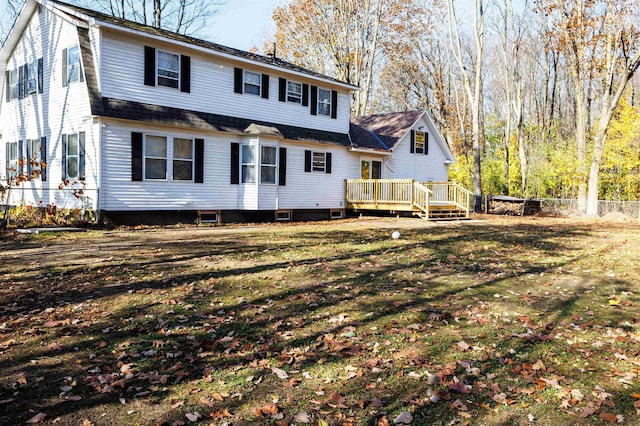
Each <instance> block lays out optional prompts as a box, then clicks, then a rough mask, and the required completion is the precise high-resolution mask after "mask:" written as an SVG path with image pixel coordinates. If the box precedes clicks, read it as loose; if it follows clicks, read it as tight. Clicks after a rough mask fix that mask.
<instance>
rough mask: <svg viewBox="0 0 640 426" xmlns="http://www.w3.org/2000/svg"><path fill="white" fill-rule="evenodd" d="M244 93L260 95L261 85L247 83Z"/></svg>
mask: <svg viewBox="0 0 640 426" xmlns="http://www.w3.org/2000/svg"><path fill="white" fill-rule="evenodd" d="M244 93H249V94H251V95H260V86H254V85H251V84H249V83H245V85H244Z"/></svg>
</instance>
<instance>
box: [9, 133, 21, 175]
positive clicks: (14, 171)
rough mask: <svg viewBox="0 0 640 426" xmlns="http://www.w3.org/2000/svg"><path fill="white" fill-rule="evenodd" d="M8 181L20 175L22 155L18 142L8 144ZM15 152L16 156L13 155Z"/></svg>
mask: <svg viewBox="0 0 640 426" xmlns="http://www.w3.org/2000/svg"><path fill="white" fill-rule="evenodd" d="M7 149H8V151H9V152H8V153H7V158H8V162H7V169H6V170H7V180H9V179H12V178H14V177H16V176H17V175H18V169H19V158H20V153H19V152H18V142H9V143H7ZM13 152H15V156H14V155H12V153H13ZM14 157H15V158H14Z"/></svg>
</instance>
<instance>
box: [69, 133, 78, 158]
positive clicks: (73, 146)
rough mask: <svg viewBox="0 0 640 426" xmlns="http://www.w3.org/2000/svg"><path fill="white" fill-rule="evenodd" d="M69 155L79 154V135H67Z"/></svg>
mask: <svg viewBox="0 0 640 426" xmlns="http://www.w3.org/2000/svg"><path fill="white" fill-rule="evenodd" d="M67 155H78V135H67Z"/></svg>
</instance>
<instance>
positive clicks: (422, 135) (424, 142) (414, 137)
mask: <svg viewBox="0 0 640 426" xmlns="http://www.w3.org/2000/svg"><path fill="white" fill-rule="evenodd" d="M411 153H412V154H429V134H428V133H427V132H421V131H415V130H412V131H411Z"/></svg>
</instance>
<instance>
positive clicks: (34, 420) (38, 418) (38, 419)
mask: <svg viewBox="0 0 640 426" xmlns="http://www.w3.org/2000/svg"><path fill="white" fill-rule="evenodd" d="M46 418H47V415H46V414H45V413H38V414H36V415H35V416H33V417H31V418H30V419H29V420H27V421H26V423H30V424H31V423H41V422H43V421H44V420H45V419H46Z"/></svg>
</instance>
